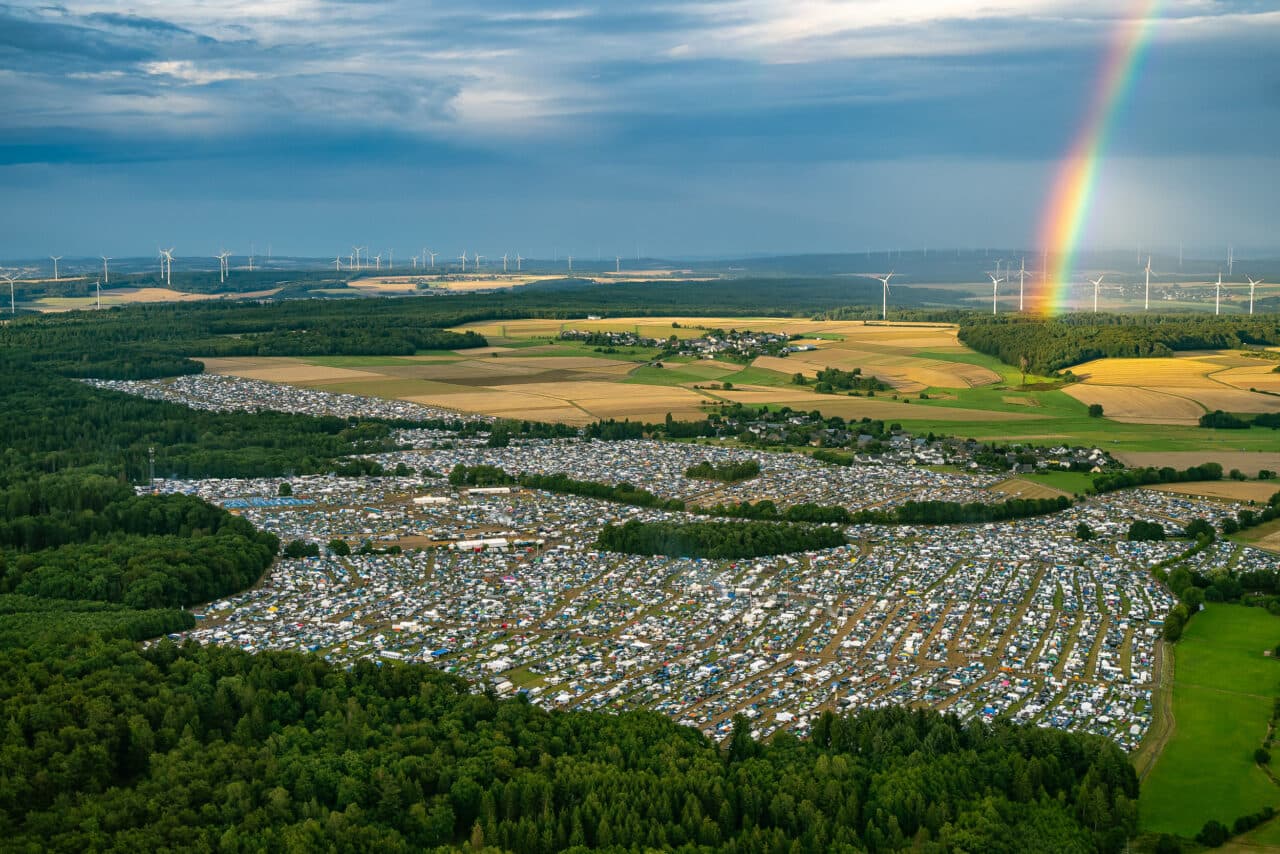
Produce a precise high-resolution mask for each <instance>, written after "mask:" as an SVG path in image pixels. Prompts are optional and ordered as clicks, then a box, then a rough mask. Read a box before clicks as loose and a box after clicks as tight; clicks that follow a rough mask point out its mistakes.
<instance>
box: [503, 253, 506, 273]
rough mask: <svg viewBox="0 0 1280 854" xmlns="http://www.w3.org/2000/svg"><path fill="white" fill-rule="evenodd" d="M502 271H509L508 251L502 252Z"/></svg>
mask: <svg viewBox="0 0 1280 854" xmlns="http://www.w3.org/2000/svg"><path fill="white" fill-rule="evenodd" d="M502 272H503V273H506V272H507V253H505V252H503V253H502Z"/></svg>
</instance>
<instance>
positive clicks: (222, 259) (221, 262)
mask: <svg viewBox="0 0 1280 854" xmlns="http://www.w3.org/2000/svg"><path fill="white" fill-rule="evenodd" d="M213 257H214V258H217V259H218V279H219V281H222V282H226V280H227V272H228V267H227V259H228V258H230V257H231V253H230V252H228V251H227V250H225V249H223V250H222V252H221V253H219V254H217V255H214V256H213Z"/></svg>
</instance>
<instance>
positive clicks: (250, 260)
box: [249, 243, 254, 273]
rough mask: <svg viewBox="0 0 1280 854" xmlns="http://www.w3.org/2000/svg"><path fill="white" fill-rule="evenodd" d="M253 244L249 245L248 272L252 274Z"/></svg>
mask: <svg viewBox="0 0 1280 854" xmlns="http://www.w3.org/2000/svg"><path fill="white" fill-rule="evenodd" d="M253 248H254V247H253V244H252V243H250V244H249V272H250V273H252V272H253Z"/></svg>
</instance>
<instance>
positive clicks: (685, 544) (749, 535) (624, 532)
mask: <svg viewBox="0 0 1280 854" xmlns="http://www.w3.org/2000/svg"><path fill="white" fill-rule="evenodd" d="M845 543H846V540H845V537H844V534H843V533H841V532H840V529H838V528H832V527H827V526H817V525H797V524H793V523H788V522H757V521H742V522H640V521H638V520H635V519H633V520H631V521H629V522H625V523H623V524H621V525H605V526H604V527H603V528H601V529H600V535H599V537H598V538H597V539H596V547H597V548H600V549H603V550H605V551H611V552H623V553H626V554H638V555H667V556H669V557H699V558H727V559H733V558H744V557H762V556H764V555H778V554H789V553H791V552H805V551H814V550H817V549H830V548H835V547H836V546H842V545H844V544H845Z"/></svg>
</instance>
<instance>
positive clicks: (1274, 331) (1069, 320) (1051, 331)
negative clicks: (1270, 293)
mask: <svg viewBox="0 0 1280 854" xmlns="http://www.w3.org/2000/svg"><path fill="white" fill-rule="evenodd" d="M960 340H961V341H963V342H964V343H965V344H967V345H969V346H970V347H972V348H973V349H975V350H977V351H978V352H979V353H986V354H987V355H989V356H995V357H996V358H998V359H1000V360H1001V361H1002V362H1004V363H1006V364H1009V365H1018V364H1019V361H1020V360H1021V359H1022V358H1023V357H1025V358H1026V359H1027V361H1028V364H1029V368H1030V370H1031V371H1033V372H1035V373H1039V374H1049V373H1052V372H1054V371H1060V370H1063V369H1065V368H1069V367H1071V366H1072V365H1077V364H1080V363H1081V362H1087V361H1089V360H1091V359H1101V358H1103V357H1106V356H1117V357H1149V356H1170V355H1172V354H1173V353H1175V352H1177V351H1179V350H1221V349H1229V348H1239V347H1244V346H1247V345H1267V346H1275V345H1277V344H1280V315H1275V314H1269V315H1261V314H1260V315H1253V316H1244V315H1242V316H1231V317H1219V316H1202V315H1196V316H1187V315H1176V316H1175V315H1143V314H1110V315H1106V314H1104V315H1096V314H1073V315H1068V316H1066V317H1058V318H1052V319H1044V318H1039V317H1026V316H1021V315H1002V316H1000V317H994V318H993V317H987V316H986V315H978V314H971V315H966V316H965V317H964V319H963V320H961V322H960Z"/></svg>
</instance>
